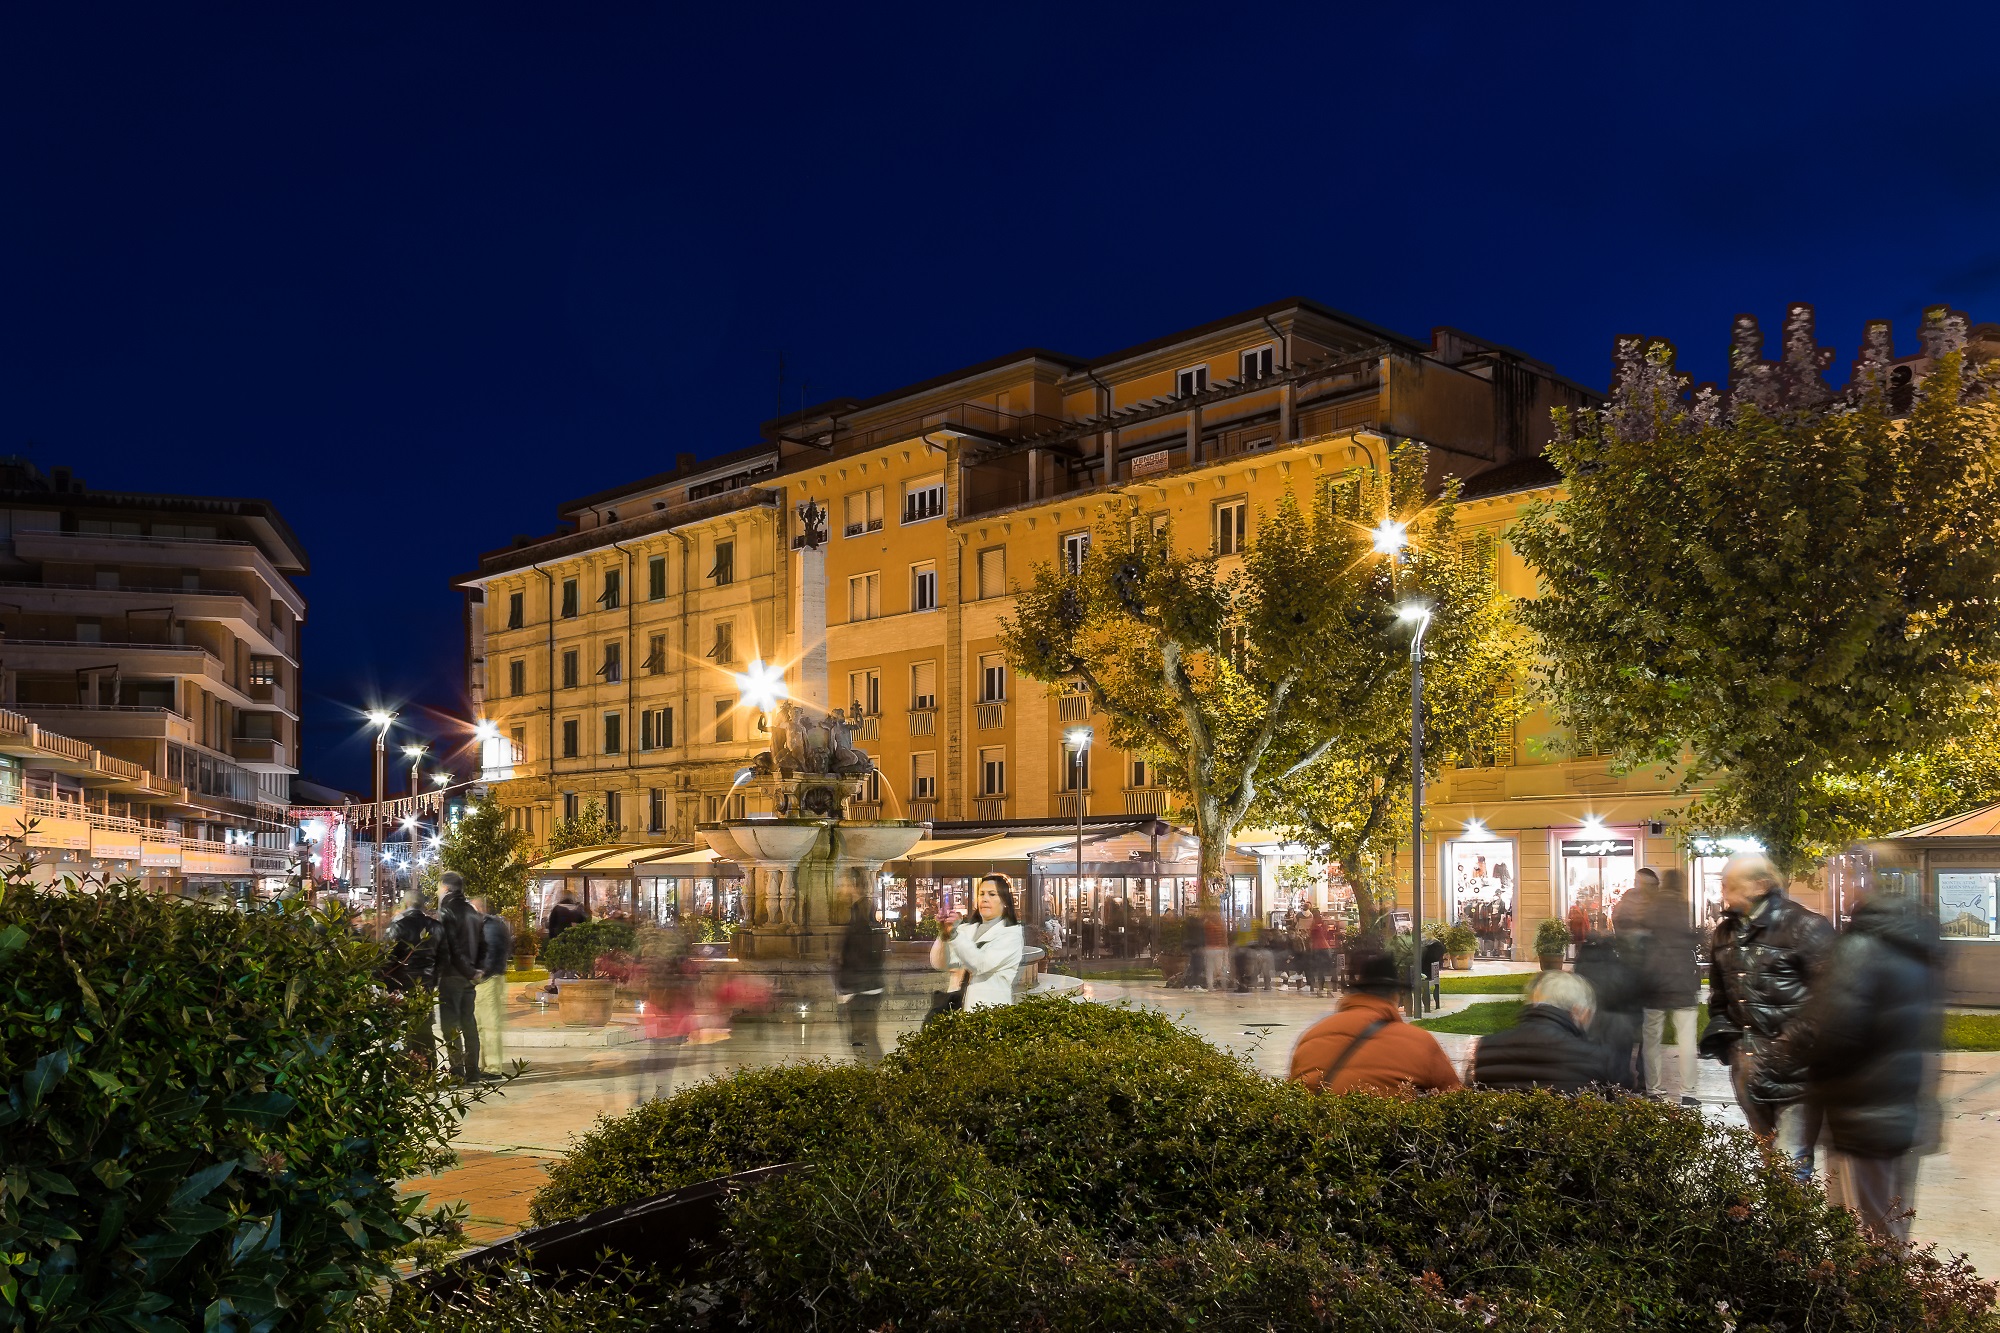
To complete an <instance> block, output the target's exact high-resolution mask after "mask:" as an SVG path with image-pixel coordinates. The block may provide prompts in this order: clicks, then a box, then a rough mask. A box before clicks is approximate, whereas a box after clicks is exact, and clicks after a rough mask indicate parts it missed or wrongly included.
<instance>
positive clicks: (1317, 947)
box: [1306, 907, 1333, 995]
mask: <svg viewBox="0 0 2000 1333" xmlns="http://www.w3.org/2000/svg"><path fill="white" fill-rule="evenodd" d="M1306 986H1307V988H1308V989H1310V990H1311V991H1312V993H1313V994H1315V995H1324V994H1326V993H1327V992H1329V991H1331V990H1332V989H1333V932H1332V931H1330V930H1328V929H1327V928H1326V918H1325V917H1323V916H1321V915H1320V912H1319V909H1318V908H1317V907H1315V908H1313V909H1312V910H1311V911H1309V912H1308V913H1307V914H1306Z"/></svg>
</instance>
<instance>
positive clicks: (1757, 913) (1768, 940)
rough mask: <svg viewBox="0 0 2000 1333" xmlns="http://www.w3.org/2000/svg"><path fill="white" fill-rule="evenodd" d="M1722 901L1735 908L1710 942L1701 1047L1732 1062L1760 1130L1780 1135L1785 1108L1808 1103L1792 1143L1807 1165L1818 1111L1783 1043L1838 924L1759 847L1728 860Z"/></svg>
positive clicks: (1746, 1110)
mask: <svg viewBox="0 0 2000 1333" xmlns="http://www.w3.org/2000/svg"><path fill="white" fill-rule="evenodd" d="M1722 901H1723V906H1724V907H1725V908H1726V909H1727V910H1726V911H1725V912H1724V913H1723V916H1722V920H1721V921H1720V922H1718V923H1717V924H1716V927H1715V938H1714V940H1713V942H1712V943H1711V944H1710V946H1709V957H1710V960H1711V961H1710V963H1709V981H1708V986H1709V992H1708V1030H1707V1031H1705V1032H1703V1033H1702V1034H1701V1053H1702V1054H1703V1055H1706V1056H1708V1057H1709V1058H1711V1059H1715V1060H1720V1061H1722V1062H1723V1063H1724V1064H1726V1065H1728V1066H1729V1074H1730V1078H1731V1080H1732V1081H1733V1082H1734V1083H1735V1085H1736V1100H1737V1103H1738V1104H1739V1105H1741V1106H1742V1108H1743V1118H1744V1119H1745V1120H1747V1121H1748V1122H1749V1124H1750V1129H1751V1132H1752V1133H1755V1134H1757V1135H1759V1136H1761V1137H1763V1138H1767V1139H1769V1138H1773V1137H1775V1136H1776V1134H1777V1132H1778V1121H1779V1119H1780V1118H1781V1117H1782V1116H1783V1114H1784V1112H1785V1110H1786V1108H1787V1107H1792V1106H1800V1107H1802V1109H1803V1110H1804V1111H1805V1114H1804V1116H1803V1117H1802V1118H1803V1120H1804V1126H1803V1130H1802V1132H1801V1134H1800V1135H1799V1140H1800V1141H1799V1142H1798V1143H1795V1144H1790V1145H1787V1146H1789V1147H1790V1148H1791V1150H1792V1152H1793V1153H1794V1155H1795V1156H1797V1157H1798V1158H1799V1162H1800V1166H1801V1169H1802V1171H1804V1172H1809V1171H1810V1170H1811V1164H1812V1151H1813V1143H1814V1141H1815V1140H1816V1139H1817V1138H1818V1137H1819V1117H1818V1114H1817V1112H1816V1111H1815V1110H1814V1109H1813V1108H1812V1107H1810V1106H1806V1105H1805V1104H1804V1098H1805V1090H1806V1089H1805V1075H1804V1073H1803V1071H1801V1070H1800V1068H1799V1067H1798V1064H1797V1062H1796V1060H1795V1059H1794V1058H1793V1057H1792V1056H1791V1054H1790V1053H1788V1052H1786V1051H1785V1050H1783V1049H1782V1047H1781V1042H1782V1039H1783V1037H1784V1035H1785V1030H1786V1029H1787V1028H1788V1027H1790V1026H1791V1024H1792V1020H1793V1019H1795V1018H1796V1017H1797V1016H1798V1013H1799V1011H1800V1010H1801V1009H1803V1008H1805V1005H1806V1000H1807V998H1808V997H1809V996H1810V995H1811V994H1812V993H1813V990H1814V987H1815V985H1816V984H1817V982H1818V980H1819V974H1820V971H1821V969H1822V968H1824V967H1825V965H1826V959H1827V954H1828V953H1829V952H1830V951H1831V949H1832V947H1833V927H1832V926H1830V925H1828V924H1827V920H1826V918H1825V917H1823V916H1821V915H1820V914H1819V913H1817V912H1814V911H1812V910H1810V909H1808V908H1806V907H1803V906H1801V905H1800V904H1799V903H1798V902H1797V901H1795V900H1794V899H1792V898H1790V897H1788V896H1786V894H1785V890H1784V886H1783V885H1782V884H1780V883H1779V880H1778V871H1777V868H1776V867H1775V866H1773V865H1772V864H1771V862H1770V860H1769V858H1767V857H1765V856H1764V855H1763V854H1762V853H1761V852H1738V853H1737V854H1736V855H1735V856H1732V857H1730V858H1729V860H1728V861H1727V862H1726V863H1725V864H1724V865H1723V867H1722Z"/></svg>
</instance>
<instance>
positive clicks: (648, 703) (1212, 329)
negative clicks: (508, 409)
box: [455, 300, 1593, 901]
mask: <svg viewBox="0 0 2000 1333" xmlns="http://www.w3.org/2000/svg"><path fill="white" fill-rule="evenodd" d="M1592 400H1593V399H1592V395H1591V394H1590V393H1589V391H1587V390H1585V389H1584V388H1582V387H1581V386H1578V385H1576V384H1573V383H1571V382H1569V381H1567V380H1565V379H1563V378H1562V377H1561V376H1559V375H1557V374H1556V373H1555V372H1553V371H1552V370H1550V369H1549V368H1548V367H1547V366H1545V365H1542V364H1540V363H1538V362H1536V361H1534V360H1532V359H1530V358H1528V357H1526V356H1524V355H1522V354H1521V353H1519V352H1516V351H1513V350H1511V349H1508V348H1504V347H1500V346H1497V345H1494V344H1491V343H1487V342H1483V341H1481V340H1479V339H1477V338H1474V337H1472V336H1470V335H1468V334H1465V333H1462V332H1459V331H1457V330H1454V329H1440V330H1437V331H1436V332H1434V333H1433V334H1432V336H1431V337H1430V338H1429V339H1428V340H1416V339H1411V338H1407V337H1404V336H1402V335H1399V334H1396V333H1393V332H1390V331H1388V330H1385V329H1382V328H1380V327H1378V326H1375V325H1372V324H1369V323H1366V322H1364V321H1361V320H1358V319H1355V318H1353V317H1352V316H1348V315H1344V314H1341V313H1340V312H1338V311H1335V310H1331V309H1329V308H1327V307H1325V306H1322V305H1319V304H1316V303H1314V302H1311V301H1305V300H1290V301H1282V302H1278V303H1275V304H1272V305H1269V306H1265V307H1262V308H1260V309H1256V310H1251V311H1246V312H1244V313H1242V314H1240V315H1235V316H1231V317H1229V318H1227V319H1222V320H1217V321H1215V322H1213V323H1210V324H1206V325H1202V326H1200V327H1198V328H1193V329H1188V330H1184V331H1181V332H1178V333H1174V334H1170V335H1168V336H1165V337H1161V338H1157V339H1154V340H1151V341H1149V342H1146V343H1143V344H1141V345H1139V346H1136V347H1129V348H1125V349H1123V350H1120V351H1116V352H1113V353H1111V354H1109V355H1106V356H1100V357H1095V358H1084V357H1076V356H1070V355H1065V354H1061V353H1057V352H1052V351H1047V350H1044V349H1028V350H1025V351H1021V352H1017V353H1014V354H1012V355H1009V356H1003V357H998V358H995V359H994V360H991V361H987V362H984V363H982V364H979V365H975V366H971V367H967V368H965V369H963V370H958V371H954V372H951V373H949V374H946V375H941V376H938V377H936V378H933V379H930V380H926V381H924V382H922V383H918V384H913V385H909V386H907V387H905V388H901V389H897V390H894V391H892V392H890V393H885V394H881V395H878V396H876V397H873V398H868V399H836V400H833V401H830V402H825V403H821V404H818V405H817V406H814V407H809V408H807V409H805V410H803V411H801V412H799V413H797V414H794V415H791V416H788V417H784V418H781V419H778V420H774V421H768V422H765V423H764V425H763V428H762V432H761V433H762V439H761V440H760V441H759V442H758V443H756V444H754V445H751V446H749V447H747V448H744V449H740V450H737V451H735V452H732V453H728V454H725V455H723V456H721V457H718V458H712V459H709V460H707V461H697V459H696V458H695V457H694V456H693V455H689V454H682V455H680V456H679V458H678V459H677V461H676V464H675V466H674V467H673V468H671V469H668V470H666V471H663V472H660V473H658V474H656V475H653V476H648V477H645V478H642V479H640V480H638V481H635V482H633V483H631V484H629V485H625V486H620V487H616V488H613V489H611V490H607V491H603V492H599V493H597V494H594V495H588V496H584V497H582V498H580V499H578V500H575V501H572V502H570V503H567V504H565V505H562V506H561V507H560V509H559V519H560V527H559V530H558V531H557V532H556V533H555V534H553V535H551V536H546V537H540V538H519V539H517V540H516V541H515V543H514V544H513V545H512V546H510V547H507V548H505V549H502V550H498V551H492V552H489V553H487V554H485V555H484V556H482V557H481V558H480V560H479V564H478V567H477V569H476V570H474V571H473V572H471V573H469V574H466V575H464V576H462V577H461V578H459V579H458V580H456V581H455V582H456V586H459V587H461V588H463V589H464V590H465V593H466V612H467V619H466V630H467V644H468V653H467V655H468V665H469V684H470V688H471V692H472V694H473V697H474V699H475V700H476V701H477V705H478V707H479V709H480V711H481V714H482V716H484V717H485V718H487V719H488V720H489V721H491V722H492V723H493V724H494V727H495V730H496V733H497V737H498V739H497V740H496V741H494V742H493V743H491V744H490V745H489V748H488V755H487V774H488V776H489V778H490V779H491V780H493V781H494V783H495V791H496V793H497V795H498V797H499V799H500V800H501V801H502V803H503V804H505V805H506V806H507V807H508V808H509V809H510V811H512V813H513V817H514V818H515V820H516V822H517V824H518V826H519V827H522V828H524V829H526V830H528V831H529V832H530V833H531V834H532V836H533V837H534V838H535V839H537V840H538V841H539V840H542V839H545V838H546V837H547V834H548V831H549V829H550V828H551V826H552V824H553V822H554V821H555V820H558V819H561V818H563V817H565V816H566V815H569V814H572V813H574V812H575V811H577V810H579V809H580V808H582V805H583V804H584V803H586V802H589V801H591V800H593V799H594V800H596V801H598V802H599V803H600V804H602V805H603V807H604V808H605V810H606V811H607V813H608V814H609V815H610V816H611V818H612V819H613V820H614V821H615V822H616V823H617V824H618V826H619V827H620V828H621V830H623V831H624V836H625V837H627V838H628V839H629V840H631V841H633V842H649V841H651V842H660V843H673V842H684V841H689V840H691V839H692V838H693V837H694V829H695V826H696V824H698V823H700V822H703V821H705V820H709V819H714V818H717V817H719V816H724V815H733V814H740V813H754V807H753V806H752V804H751V801H752V799H753V798H748V797H746V796H745V795H744V794H743V793H742V792H741V791H738V790H736V789H735V788H734V782H735V776H736V774H737V772H738V771H739V770H740V769H741V768H742V766H743V765H744V764H745V763H747V762H748V761H749V759H750V758H751V757H752V756H754V755H755V754H756V753H757V752H758V751H759V750H762V749H764V748H765V747H766V738H765V737H764V736H763V734H761V732H760V730H759V725H760V719H759V718H758V717H757V716H756V715H755V714H754V713H749V712H746V710H744V709H742V708H740V707H739V706H738V703H737V699H738V686H737V683H736V680H735V674H736V673H738V672H741V671H743V670H744V668H745V666H746V664H748V663H749V662H750V661H752V660H753V659H762V660H763V661H765V662H767V663H772V664H776V665H777V666H778V667H780V668H782V669H783V671H784V672H785V676H786V681H787V686H788V688H789V689H790V690H791V691H792V692H793V693H794V694H795V695H798V696H801V697H805V698H808V699H818V698H820V697H822V694H823V696H824V699H825V702H827V703H830V704H832V705H833V706H837V707H848V708H852V709H855V710H857V711H858V712H859V713H860V715H861V717H862V719H863V722H862V728H861V732H860V736H861V741H862V744H863V746H864V748H866V749H867V750H868V751H869V752H870V753H871V754H873V755H874V756H875V758H876V761H877V769H878V772H877V775H876V778H875V780H874V781H873V782H872V783H871V786H870V789H869V791H868V793H867V800H866V801H865V802H864V803H863V806H864V808H863V809H862V811H861V812H860V813H862V814H864V815H880V816H881V817H887V818H896V817H907V818H913V819H920V820H931V821H934V822H939V823H943V824H948V825H949V824H958V825H973V824H977V825H980V826H982V827H990V826H1002V827H1004V826H1005V825H1008V824H1010V823H1016V822H1020V821H1043V822H1046V821H1052V820H1062V819H1069V818H1072V817H1073V816H1074V815H1075V814H1076V813H1077V812H1078V808H1079V806H1081V807H1082V810H1083V811H1084V812H1085V813H1086V814H1087V815H1089V816H1091V817H1093V818H1096V817H1108V816H1127V815H1129V816H1134V817H1139V816H1148V815H1158V814H1165V815H1167V816H1168V817H1171V814H1172V800H1173V797H1172V794H1171V793H1170V792H1169V791H1167V790H1166V789H1165V788H1164V787H1163V786H1162V785H1161V783H1160V782H1159V780H1158V777H1157V775H1156V773H1155V771H1154V768H1153V765H1152V762H1151V760H1150V759H1149V758H1148V756H1146V755H1144V754H1140V753H1125V752H1122V751H1120V750H1118V749H1116V748H1115V747H1112V746H1110V745H1109V744H1108V743H1106V742H1107V741H1108V735H1109V729H1108V727H1107V726H1105V725H1104V724H1103V720H1102V719H1098V720H1097V723H1096V726H1095V734H1096V735H1097V736H1098V737H1099V738H1101V739H1100V742H1099V743H1098V744H1097V745H1096V746H1094V747H1093V748H1092V749H1091V750H1090V751H1089V752H1088V754H1087V755H1085V756H1084V757H1082V758H1081V759H1079V758H1078V757H1077V756H1075V755H1073V754H1071V753H1070V752H1068V751H1066V750H1065V748H1064V746H1063V743H1062V733H1063V731H1064V730H1065V729H1066V728H1068V727H1071V726H1076V725H1089V724H1090V723H1091V719H1090V717H1089V715H1088V711H1087V707H1086V704H1085V701H1084V700H1083V699H1082V698H1080V697H1078V696H1076V695H1073V694H1069V693H1067V692H1065V690H1064V689H1063V687H1062V684H1061V683H1060V682H1040V681H1024V680H1016V679H1014V678H1013V677H1012V673H1011V672H1010V671H1009V669H1008V667H1007V665H1006V662H1005V660H1004V658H1003V657H1002V655H1001V651H1000V643H999V627H1000V622H1001V619H1002V618H1003V617H1004V616H1005V615H1006V614H1007V613H1008V611H1009V610H1010V609H1011V608H1012V606H1013V603H1014V596H1013V594H1014V591H1015V589H1016V588H1017V586H1018V585H1019V584H1021V583H1022V582H1024V581H1025V580H1027V579H1029V578H1030V577H1032V571H1033V569H1034V567H1035V566H1036V565H1037V564H1039V563H1048V562H1054V561H1058V560H1074V559H1075V558H1077V555H1078V554H1079V552H1080V551H1081V549H1082V546H1083V544H1084V543H1087V541H1088V540H1089V532H1090V529H1091V527H1092V525H1093V523H1094V522H1095V520H1096V519H1097V517H1098V516H1099V515H1100V514H1102V513H1103V512H1105V510H1106V507H1107V506H1108V505H1110V504H1112V503H1114V502H1115V503H1121V504H1123V505H1126V506H1128V507H1132V506H1136V507H1137V510H1138V511H1139V512H1143V513H1147V514H1151V515H1160V516H1167V517H1170V518H1171V519H1172V522H1173V530H1174V532H1175V533H1176V534H1177V537H1178V538H1179V539H1183V540H1187V541H1189V542H1193V543H1199V544H1201V545H1204V546H1207V547H1209V548H1211V549H1213V550H1215V551H1216V552H1218V553H1220V554H1221V555H1223V556H1224V557H1228V556H1231V555H1233V554H1234V553H1236V552H1237V551H1239V550H1240V549H1242V547H1243V546H1244V545H1245V544H1246V543H1247V542H1249V541H1252V540H1254V537H1255V528H1256V524H1257V522H1258V521H1259V514H1260V513H1261V512H1264V511H1268V510H1269V509H1270V508H1271V507H1272V506H1273V505H1274V504H1275V503H1276V501H1277V499H1278V498H1279V496H1280V495H1281V494H1282V493H1283V492H1285V491H1286V490H1292V491H1295V492H1297V493H1299V494H1300V495H1301V497H1302V498H1309V497H1310V496H1311V495H1312V494H1313V493H1314V488H1315V487H1316V486H1317V485H1318V484H1319V482H1320V481H1321V480H1322V479H1325V478H1329V477H1333V476H1337V475H1339V474H1341V473H1342V472H1344V471H1346V470H1348V469H1350V468H1356V467H1370V466H1380V465H1381V464H1382V462H1383V461H1384V459H1385V458H1386V453H1387V450H1388V449H1389V448H1390V447H1391V445H1392V443H1393V442H1394V441H1396V440H1399V439H1406V438H1407V439H1415V440H1420V441H1423V442H1425V443H1426V444H1428V445H1429V446H1430V448H1431V458H1432V466H1433V468H1434V470H1435V472H1436V474H1437V476H1438V478H1439V480H1442V478H1443V477H1444V476H1445V475H1447V474H1455V475H1458V476H1462V477H1469V476H1476V475H1478V474H1481V473H1486V472H1489V471H1492V470H1494V469H1499V468H1505V467H1509V466H1512V465H1516V464H1520V463H1522V462H1524V461H1525V460H1532V459H1534V458H1536V457H1537V456H1538V454H1539V450H1540V448H1541V446H1542V444H1543V443H1544V442H1545V441H1546V439H1547V437H1548V432H1549V430H1550V423H1549V410H1550V409H1551V408H1552V407H1557V406H1564V405H1576V404H1582V403H1586V402H1589V401H1592ZM808 503H811V504H816V505H818V506H821V507H823V508H824V509H825V511H826V512H827V514H828V516H829V521H828V526H829V529H830V530H829V533H828V536H827V540H826V542H825V543H824V546H823V547H822V548H821V549H819V550H812V551H809V550H807V549H805V543H804V542H803V541H802V540H801V539H802V536H803V533H802V531H801V527H800V524H801V521H802V511H801V506H804V505H807V504H808ZM822 625H823V626H824V628H823V630H822V629H821V628H820V627H821V626H822ZM821 682H824V684H822V683H821ZM1086 859H1088V858H1086ZM1086 873H1088V871H1087V870H1086ZM1266 901H1268V898H1267V899H1266Z"/></svg>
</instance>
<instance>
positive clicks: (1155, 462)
mask: <svg viewBox="0 0 2000 1333" xmlns="http://www.w3.org/2000/svg"><path fill="white" fill-rule="evenodd" d="M1173 456H1174V451H1173V450H1171V449H1162V450H1160V451H1159V452H1157V453H1151V454H1140V455H1139V456H1138V457H1137V458H1135V459H1133V460H1132V475H1133V476H1135V477H1150V476H1152V475H1153V474H1154V473H1155V472H1165V471H1166V470H1167V465H1168V463H1170V462H1171V461H1172V460H1173Z"/></svg>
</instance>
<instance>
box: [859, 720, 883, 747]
mask: <svg viewBox="0 0 2000 1333" xmlns="http://www.w3.org/2000/svg"><path fill="white" fill-rule="evenodd" d="M881 738H882V715H881V714H880V713H870V714H868V716H866V717H864V718H862V719H861V731H860V732H859V734H858V735H857V736H856V739H857V740H864V741H873V740H880V739H881Z"/></svg>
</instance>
